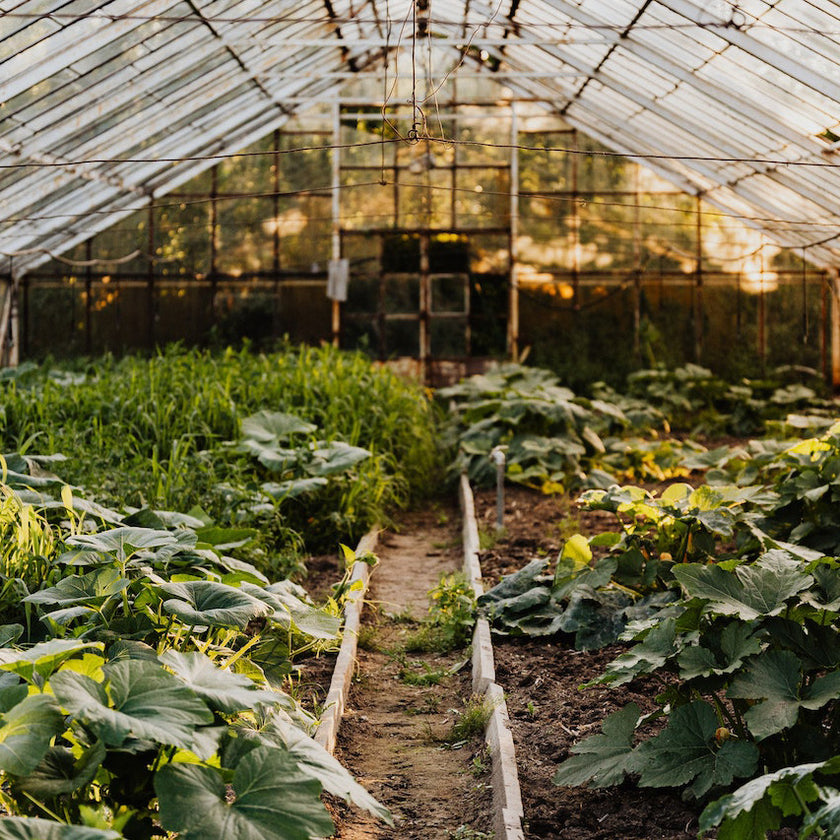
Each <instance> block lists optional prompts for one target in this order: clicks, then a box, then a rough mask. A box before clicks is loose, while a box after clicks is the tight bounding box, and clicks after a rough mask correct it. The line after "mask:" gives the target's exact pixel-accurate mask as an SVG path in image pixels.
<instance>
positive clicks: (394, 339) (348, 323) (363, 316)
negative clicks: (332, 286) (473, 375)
mask: <svg viewBox="0 0 840 840" xmlns="http://www.w3.org/2000/svg"><path fill="white" fill-rule="evenodd" d="M376 236H377V238H378V255H377V257H376V258H375V259H374V258H368V259H365V260H354V259H352V258H351V260H350V264H351V270H350V283H349V290H348V298H347V301H346V303H345V304H344V305H343V307H342V314H341V321H342V336H341V339H342V345H344V346H346V347H362V348H364V349H366V350H367V351H368V352H370V353H371V354H372V355H374V356H376V357H377V358H379V359H382V360H385V359H393V358H396V357H404V356H409V357H412V358H418V359H420V360H421V361H425V360H429V359H442V358H461V357H465V356H468V355H469V354H470V345H471V341H470V275H469V241H468V239H467V237H466V236H464V235H463V234H449V233H432V232H421V233H417V232H412V233H394V232H393V231H389V232H387V233H378V234H376ZM372 263H373V265H372Z"/></svg>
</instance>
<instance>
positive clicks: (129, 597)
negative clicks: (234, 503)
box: [0, 455, 390, 840]
mask: <svg viewBox="0 0 840 840" xmlns="http://www.w3.org/2000/svg"><path fill="white" fill-rule="evenodd" d="M10 466H11V467H14V469H10ZM4 467H5V472H4V479H5V481H4V482H3V484H2V485H0V526H1V527H2V530H3V546H4V550H3V558H2V562H3V569H2V589H0V615H2V617H3V619H4V621H5V623H4V624H2V625H0V773H2V778H3V780H4V784H3V787H2V789H1V790H2V793H0V797H2V802H3V805H4V807H5V810H6V812H7V814H8V815H9V816H5V817H3V818H2V819H0V838H60V840H66V838H118V837H125V838H129V840H133V839H134V838H151V837H156V836H160V837H165V836H169V835H168V834H167V832H177V833H178V836H181V837H184V838H189V837H195V838H199V837H200V838H216V837H217V838H220V840H221V838H243V840H244V839H245V838H254V837H261V838H263V837H264V838H275V839H276V840H289V838H300V840H305V839H306V840H308V838H311V837H323V836H328V835H329V834H331V833H332V830H333V826H332V822H331V820H330V818H329V815H328V814H327V812H326V810H325V809H324V806H323V804H322V802H321V801H320V793H321V791H322V789H323V790H327V791H329V792H330V793H333V794H335V795H338V796H341V797H343V798H345V799H347V800H348V801H353V802H355V803H356V804H358V805H360V806H362V807H364V808H367V809H369V810H371V811H372V812H373V813H375V814H376V815H377V816H379V817H381V818H383V819H386V820H388V819H390V818H389V816H388V813H387V811H385V809H384V808H382V807H381V806H380V805H379V804H378V803H377V802H375V800H373V799H372V798H371V797H370V796H369V794H367V793H366V792H365V791H364V789H362V788H361V787H360V786H359V785H358V784H357V783H356V782H355V781H354V780H353V779H352V777H351V776H350V775H349V774H348V773H347V772H346V771H345V770H344V769H343V768H342V767H341V765H340V764H339V763H338V762H337V761H335V759H333V758H332V757H331V756H330V755H329V754H328V753H326V752H325V751H324V750H323V749H321V748H320V747H319V746H318V745H317V744H316V743H315V742H314V741H313V740H312V739H311V738H310V737H309V735H308V732H307V730H308V728H309V727H310V726H311V724H312V723H313V721H312V719H311V718H310V717H309V716H308V715H307V714H306V713H305V712H304V711H303V710H302V709H301V708H300V707H299V706H298V704H297V703H296V702H295V701H294V699H293V698H292V697H290V696H289V695H288V694H287V693H285V692H284V691H283V688H282V686H283V681H284V678H285V677H286V676H288V675H289V674H290V673H291V671H292V670H293V668H294V667H295V665H294V660H295V659H296V657H299V656H300V655H301V654H303V653H304V652H306V651H309V650H313V649H323V648H325V647H329V646H331V645H333V644H334V643H335V640H336V638H337V635H338V633H339V629H340V628H339V601H337V600H335V599H331V600H330V601H329V602H328V603H327V605H326V606H325V607H316V606H315V605H314V604H313V603H312V602H311V600H310V599H309V598H308V596H307V595H306V593H305V592H304V591H303V590H302V589H301V588H300V587H298V586H296V585H295V584H293V583H291V582H289V581H287V580H286V581H279V582H275V583H270V582H269V581H268V579H267V578H266V577H265V576H264V575H263V574H262V573H261V572H259V571H258V570H257V569H256V568H255V567H254V566H252V565H251V564H249V563H247V562H244V561H242V560H241V559H236V558H235V557H234V556H231V553H230V552H233V551H235V550H236V549H237V548H240V547H242V546H244V545H245V544H246V543H247V542H248V541H249V540H250V539H251V538H252V537H253V532H252V531H251V530H248V529H242V528H238V529H237V528H223V527H219V526H217V525H215V524H213V523H210V522H207V521H206V520H205V521H202V520H197V519H196V518H195V517H193V516H190V515H185V514H177V513H168V512H160V511H159V512H156V513H155V512H152V511H150V510H148V509H143V510H141V511H137V512H135V513H133V514H131V515H128V516H126V515H123V514H120V513H119V512H116V511H114V510H109V509H106V508H102V507H101V506H99V505H96V504H92V503H90V502H87V501H85V500H83V499H80V498H77V497H75V496H74V495H73V493H72V492H71V491H70V488H69V487H67V486H66V485H65V486H63V487H62V489H61V491H60V494H59V495H58V496H56V497H53V496H52V495H50V493H49V492H48V489H47V488H45V486H44V485H45V484H50V483H51V481H52V480H51V479H50V478H48V477H45V476H43V475H38V474H37V473H39V472H40V471H41V469H42V466H41V467H40V468H39V466H38V464H37V462H35V461H33V460H30V459H26V458H24V457H22V456H20V455H12V456H8V457H7V458H6V459H5V460H4ZM33 484H35V485H40V487H39V489H38V490H37V491H36V490H34V489H33V488H32V485H33ZM353 560H354V558H353V557H352V554H351V553H349V552H348V561H349V562H353ZM348 579H349V570H348V576H347V577H346V578H345V580H348ZM344 590H346V584H339V585H338V586H337V588H336V597H337V598H340V597H341V595H342V592H343V591H344Z"/></svg>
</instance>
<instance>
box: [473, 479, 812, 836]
mask: <svg viewBox="0 0 840 840" xmlns="http://www.w3.org/2000/svg"><path fill="white" fill-rule="evenodd" d="M475 508H476V517H477V520H478V522H479V530H480V532H484V533H485V534H487V535H488V538H489V535H491V534H493V532H494V529H495V517H496V495H495V491H492V492H490V491H487V492H485V491H480V492H476V493H475ZM504 526H505V530H504V531H503V532H502V534H501V535H500V536H499V537H498V539H496V541H495V543H494V544H493V546H492V548H488V549H487V550H484V551H482V553H481V558H480V559H481V565H482V574H483V575H484V580H485V587H487V588H489V587H490V586H492V585H495V584H496V583H497V582H498V581H499V580H500V579H501V577H502V576H503V575H507V574H511V573H512V572H514V571H516V570H517V569H520V568H522V567H523V566H525V565H526V564H527V563H528V562H529V561H531V560H533V559H534V558H535V557H545V556H548V557H550V558H551V559H554V557H555V556H556V553H557V552H558V551H559V549H560V547H561V545H562V542H563V540H564V539H566V538H567V537H568V536H570V535H571V534H574V533H577V532H580V533H583V534H586V535H589V536H591V535H592V534H594V533H597V532H600V531H604V530H611V529H613V528H614V527H615V519H614V517H612V515H611V514H608V513H604V512H591V513H590V512H578V511H577V510H576V509H575V507H574V504H573V502H572V501H570V500H569V498H568V497H564V496H542V495H541V494H539V493H537V492H534V491H530V490H527V489H525V488H517V487H509V488H506V490H505V518H504ZM493 649H494V655H495V660H496V679H497V682H498V683H499V684H500V685H501V686H502V688H503V689H504V691H505V697H506V700H507V706H508V712H509V715H510V718H511V729H512V732H513V737H514V743H515V748H516V760H517V767H518V771H519V781H520V786H521V788H522V799H523V806H524V812H525V818H524V828H525V837H526V840H532V839H534V838H545V840H561V839H562V840H602V839H603V840H607V838H609V840H615V838H621V840H690V838H696V837H697V831H698V822H697V820H698V817H699V813H700V810H701V808H700V806H698V805H697V804H696V803H693V802H685V801H683V800H682V799H681V797H680V794H679V792H676V791H671V790H662V789H651V788H638V787H636V786H635V785H633V784H631V783H625V784H624V785H621V786H618V787H612V788H603V789H588V788H585V787H577V788H570V787H562V788H561V787H557V786H556V785H554V784H553V783H552V781H551V780H552V777H553V775H554V773H555V771H556V769H557V766H558V765H559V764H560V762H562V761H563V760H565V759H566V758H568V757H569V755H570V752H569V750H570V748H571V747H572V745H573V744H575V743H577V742H578V741H580V740H581V739H582V738H583V737H585V736H586V735H589V734H593V733H597V732H598V731H599V729H600V726H601V724H602V723H603V720H604V718H605V717H606V716H607V715H608V714H610V713H611V712H613V711H615V710H617V709H619V708H621V707H623V706H624V705H625V704H626V703H629V702H632V701H635V702H636V703H638V704H639V706H640V707H641V708H642V709H643V710H646V711H647V710H651V709H653V708H654V703H653V698H654V697H655V696H656V695H657V694H658V693H659V692H660V691H661V690H662V687H663V684H662V683H661V682H660V681H659V680H658V679H657V678H656V677H645V678H642V679H637V680H634V681H633V682H631V683H628V684H627V685H623V686H621V687H620V688H618V689H610V688H606V687H593V688H590V689H586V690H581V689H580V688H579V686H580V685H581V683H583V682H585V681H587V680H588V679H591V678H593V677H595V676H596V675H598V674H599V673H601V672H602V671H603V670H604V668H605V667H606V665H607V664H608V663H609V662H610V661H611V660H612V659H613V658H615V656H616V655H617V654H618V653H619V652H620V651H621V650H622V648H621V646H619V645H613V646H610V647H608V648H604V649H603V650H600V651H587V652H582V651H576V650H574V649H573V647H572V645H571V643H570V641H569V640H568V639H564V638H561V637H559V636H558V637H554V638H551V639H548V640H545V641H534V640H530V639H511V638H507V639H505V638H504V637H499V636H494V639H493ZM713 836H714V834H708V835H706V837H713ZM771 836H772V837H773V838H774V840H795V838H796V836H797V835H796V832H793V831H790V830H788V829H785V830H782V831H779V832H773V833H772V834H771Z"/></svg>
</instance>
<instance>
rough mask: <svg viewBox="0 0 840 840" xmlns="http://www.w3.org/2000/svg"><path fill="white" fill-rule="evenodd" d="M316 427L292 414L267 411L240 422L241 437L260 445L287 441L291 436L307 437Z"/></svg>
mask: <svg viewBox="0 0 840 840" xmlns="http://www.w3.org/2000/svg"><path fill="white" fill-rule="evenodd" d="M317 428H318V427H317V426H315V425H313V424H312V423H307V422H306V421H305V420H302V419H301V418H300V417H297V416H296V415H294V414H286V413H284V412H282V411H269V410H267V409H265V410H263V411H258V412H257V413H256V414H251V415H250V416H249V417H245V418H244V419H243V420H242V437H243V438H249V439H251V440H256V441H260V442H262V443H274V442H277V441H280V440H288V438H289V437H290V436H291V435H300V434H302V435H308V434H311V433H312V432H314V431H315V430H316V429H317Z"/></svg>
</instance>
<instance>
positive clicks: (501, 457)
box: [490, 446, 505, 531]
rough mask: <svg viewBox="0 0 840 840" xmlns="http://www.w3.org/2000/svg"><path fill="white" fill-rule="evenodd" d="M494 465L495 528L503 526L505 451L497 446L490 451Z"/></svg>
mask: <svg viewBox="0 0 840 840" xmlns="http://www.w3.org/2000/svg"><path fill="white" fill-rule="evenodd" d="M490 457H491V458H492V459H493V463H494V464H495V465H496V530H497V531H501V530H502V529H503V528H504V527H505V452H504V450H503V449H502V448H501V447H499V446H497V447H495V448H494V449H493V451H492V452H491V453H490Z"/></svg>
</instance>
